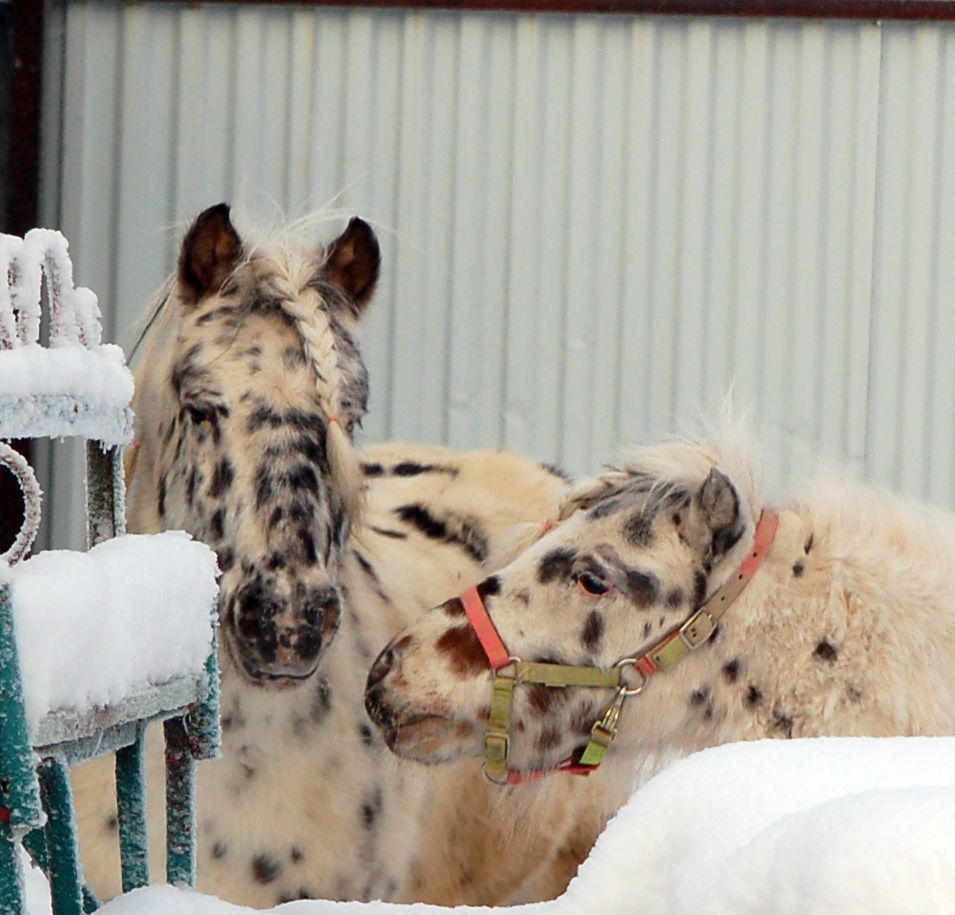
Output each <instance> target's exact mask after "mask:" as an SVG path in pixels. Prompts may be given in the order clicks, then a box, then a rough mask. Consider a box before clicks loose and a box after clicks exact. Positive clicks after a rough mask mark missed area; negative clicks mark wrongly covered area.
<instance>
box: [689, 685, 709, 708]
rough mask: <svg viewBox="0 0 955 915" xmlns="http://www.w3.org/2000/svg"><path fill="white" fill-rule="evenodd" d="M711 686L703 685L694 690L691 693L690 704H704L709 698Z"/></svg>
mask: <svg viewBox="0 0 955 915" xmlns="http://www.w3.org/2000/svg"><path fill="white" fill-rule="evenodd" d="M709 695H710V688H709V687H708V686H701V687H700V688H699V689H695V690H693V692H692V693H690V705H702V704H703V703H704V702H706V700H707V699H708V698H709Z"/></svg>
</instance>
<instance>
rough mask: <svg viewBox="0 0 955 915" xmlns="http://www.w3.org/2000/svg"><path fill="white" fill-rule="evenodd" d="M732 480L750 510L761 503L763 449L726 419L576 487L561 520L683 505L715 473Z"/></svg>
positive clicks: (644, 451) (737, 422)
mask: <svg viewBox="0 0 955 915" xmlns="http://www.w3.org/2000/svg"><path fill="white" fill-rule="evenodd" d="M714 467H715V468H718V469H719V470H721V471H722V472H723V473H725V474H726V476H728V477H729V478H730V480H732V482H733V484H734V486H736V488H737V490H738V491H739V494H740V495H741V496H742V497H743V499H744V500H745V501H746V502H747V503H748V504H749V505H751V506H756V505H760V504H762V501H763V470H762V457H761V448H760V446H759V444H758V442H757V440H756V439H755V438H754V437H753V436H752V435H751V434H750V432H749V429H748V427H747V426H746V424H745V422H744V421H743V420H741V419H736V418H733V417H732V416H731V415H730V416H728V417H727V416H724V417H723V418H722V420H721V422H720V424H719V427H718V429H717V430H716V431H715V432H714V433H713V434H712V435H709V436H705V437H704V436H701V437H699V438H690V437H684V438H670V439H667V440H664V441H662V442H658V443H654V444H650V445H646V446H644V447H642V448H639V449H637V450H636V451H634V452H633V453H632V454H631V456H630V457H629V458H628V459H627V460H626V461H625V462H624V463H623V464H622V465H621V466H620V467H611V468H608V470H607V471H606V472H605V473H602V474H600V475H599V476H597V477H595V478H593V479H592V480H588V481H586V482H584V483H581V484H579V485H578V486H576V487H575V488H574V489H573V490H571V492H570V493H569V494H568V496H567V498H566V500H565V501H564V504H563V506H562V508H561V518H568V517H570V515H572V514H573V513H575V512H576V511H578V510H580V509H584V508H586V509H597V511H596V514H598V515H599V514H600V510H599V508H600V507H601V506H603V507H604V509H605V511H606V510H607V508H608V507H609V506H611V505H612V504H613V501H614V500H618V501H620V503H621V507H627V508H638V507H640V505H641V503H642V504H644V505H646V506H648V507H649V506H650V505H653V506H656V507H671V506H674V505H677V504H679V503H680V502H682V501H685V500H686V498H687V496H688V495H689V494H691V493H692V492H694V491H695V490H696V489H697V488H699V486H700V485H702V483H703V481H704V480H705V479H706V477H707V475H708V474H709V473H710V471H711V470H712V469H713V468H714Z"/></svg>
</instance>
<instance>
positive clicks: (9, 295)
mask: <svg viewBox="0 0 955 915" xmlns="http://www.w3.org/2000/svg"><path fill="white" fill-rule="evenodd" d="M44 278H45V280H46V283H45V285H44V282H43V280H44ZM44 298H45V299H46V301H47V302H48V303H49V315H48V317H49V326H50V340H49V343H50V345H49V347H44V346H41V345H40V325H41V302H42V301H43V299H44ZM102 336H103V328H102V323H101V320H100V309H99V304H98V302H97V299H96V295H95V294H94V293H93V292H92V291H90V290H89V289H84V288H82V287H81V288H76V287H74V285H73V265H72V263H71V262H70V257H69V246H68V244H67V241H66V239H65V238H64V237H63V236H62V235H61V234H60V233H59V232H56V231H54V230H51V229H32V230H31V231H29V232H28V233H27V234H26V235H25V236H24V237H23V238H22V239H20V238H17V237H16V236H13V235H0V435H2V436H3V437H4V438H34V437H38V436H63V435H82V436H85V437H87V438H95V439H98V440H99V441H102V442H104V443H106V444H109V445H118V444H124V443H126V442H128V441H130V440H131V439H132V413H131V411H130V409H129V404H130V401H131V400H132V396H133V376H132V374H131V373H130V371H129V369H128V368H127V367H126V364H125V358H124V356H123V352H122V350H121V349H120V348H119V347H117V346H113V345H103V344H102Z"/></svg>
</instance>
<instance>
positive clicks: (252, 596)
mask: <svg viewBox="0 0 955 915" xmlns="http://www.w3.org/2000/svg"><path fill="white" fill-rule="evenodd" d="M378 260H379V257H378V246H377V242H376V240H375V237H374V234H373V233H372V232H371V229H370V228H369V227H368V226H367V225H366V224H365V223H363V222H361V221H360V220H352V222H351V223H350V224H349V226H348V228H347V229H346V231H345V233H344V234H343V235H342V236H341V237H340V238H338V239H337V240H336V241H334V242H333V243H332V244H331V245H328V246H318V247H306V246H303V245H301V244H299V243H297V242H296V240H295V238H294V237H293V236H292V235H285V236H283V237H281V238H276V239H266V240H265V241H264V242H262V243H258V244H253V243H244V242H243V241H242V240H241V239H240V237H239V235H238V233H237V232H236V230H235V228H234V227H233V226H232V223H231V221H230V218H229V210H228V207H226V206H225V205H224V204H223V205H220V206H217V207H213V208H211V209H209V210H207V211H206V212H205V213H203V214H202V215H201V216H200V217H199V218H198V219H197V221H196V222H195V224H194V225H193V226H192V228H191V229H190V230H189V232H188V234H187V235H186V237H185V240H184V242H183V247H182V253H181V256H180V262H179V270H178V273H177V275H176V277H175V278H174V280H172V281H171V282H170V283H169V284H168V285H167V288H166V290H165V295H164V297H163V300H162V301H161V303H160V310H159V311H158V312H157V315H158V318H157V320H156V322H155V324H156V327H155V329H154V330H153V331H152V332H151V340H150V346H149V349H148V352H147V355H146V359H145V362H144V364H143V366H142V368H141V370H140V372H139V379H138V383H137V403H136V405H135V408H136V412H137V417H138V424H139V428H138V437H139V440H140V446H139V451H138V453H137V459H136V464H135V467H134V475H133V480H132V483H131V488H130V500H131V505H132V507H133V508H134V510H135V511H136V514H137V516H138V517H140V518H143V517H151V518H152V523H153V526H154V527H155V528H156V529H163V528H182V529H185V530H187V531H189V532H190V533H191V534H193V535H194V536H196V537H197V538H199V539H201V540H204V541H206V542H207V543H209V544H210V545H211V546H212V547H213V548H214V549H215V550H216V552H217V554H218V557H219V565H220V568H221V570H222V572H223V577H222V580H221V583H220V584H221V596H220V614H221V620H222V631H223V643H224V645H225V649H226V651H227V654H228V656H229V657H230V658H231V659H232V660H233V661H234V662H235V665H236V667H237V668H238V669H239V670H240V671H241V672H242V673H243V674H244V675H246V676H247V677H249V678H251V679H252V680H254V681H255V682H258V683H260V684H263V685H265V684H271V685H281V684H284V685H289V684H291V683H293V682H294V681H295V680H298V679H303V678H306V677H308V676H309V675H310V674H311V673H312V672H313V671H314V670H315V668H316V665H317V663H318V660H319V657H320V655H321V652H322V650H323V648H324V647H325V646H327V644H328V643H329V641H330V639H331V638H332V637H333V636H334V634H335V632H336V630H337V628H338V626H339V621H340V618H341V595H340V593H339V589H338V579H337V566H338V561H339V556H340V553H341V549H342V544H343V543H344V541H345V539H346V537H347V535H348V530H349V525H350V522H351V516H352V514H353V512H354V510H355V507H356V505H357V504H358V494H359V486H360V484H359V482H358V475H359V470H358V467H357V459H356V458H355V456H354V453H353V451H352V446H351V440H350V439H351V434H352V432H353V430H354V428H355V427H356V426H357V425H358V424H359V423H360V422H361V419H362V416H363V415H364V413H365V408H366V400H367V374H366V371H365V366H364V364H363V362H362V359H361V355H360V352H359V349H358V344H357V331H358V324H359V320H360V315H361V311H362V309H363V308H364V305H365V304H366V302H367V300H368V298H369V297H370V295H371V292H372V290H373V287H374V284H375V280H376V278H377V274H378Z"/></svg>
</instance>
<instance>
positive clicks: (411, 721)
mask: <svg viewBox="0 0 955 915" xmlns="http://www.w3.org/2000/svg"><path fill="white" fill-rule="evenodd" d="M751 532H752V522H751V520H748V512H746V511H745V509H744V507H743V506H742V505H741V500H740V497H739V494H738V493H737V490H736V488H735V487H734V486H733V484H732V483H731V482H730V480H729V479H728V478H727V477H726V476H725V475H723V474H722V473H721V472H719V471H716V470H713V471H712V472H711V473H710V474H709V476H708V477H707V478H706V479H705V481H703V482H702V483H701V484H699V485H697V486H682V485H680V486H669V487H667V488H662V487H654V486H653V485H651V481H648V480H646V479H640V478H637V479H634V480H632V481H630V482H625V483H623V484H621V485H619V486H617V487H615V488H613V489H611V490H609V491H602V492H601V493H600V495H599V497H598V498H596V499H588V500H586V501H585V502H583V503H582V504H581V505H580V506H579V510H577V511H576V512H575V513H574V514H573V515H572V516H571V517H570V518H569V519H568V520H567V521H565V522H564V523H563V524H561V525H560V526H559V527H558V528H557V529H556V530H555V531H553V532H552V533H551V534H549V535H548V536H546V537H545V538H544V539H542V540H541V541H540V542H539V543H538V544H537V545H536V546H534V547H533V548H532V549H530V550H528V551H527V552H526V553H524V554H523V555H522V556H520V557H519V558H518V559H517V560H516V561H515V562H513V563H512V564H511V565H510V566H508V567H507V568H505V569H504V570H503V571H501V572H500V573H499V574H497V575H494V576H492V577H491V578H488V579H486V580H485V581H484V582H483V583H482V584H481V585H480V588H479V592H480V594H481V596H482V598H483V601H484V604H485V606H486V607H487V609H488V612H489V614H490V616H491V618H492V620H493V621H494V624H495V626H496V628H497V630H498V632H499V633H500V635H501V638H502V639H503V641H504V644H505V645H506V646H507V649H508V651H509V652H510V653H511V654H512V655H515V656H518V657H520V658H521V659H523V660H525V661H544V662H552V663H559V664H568V665H580V666H588V667H602V668H610V667H613V666H614V665H615V664H616V663H617V662H618V661H620V660H621V659H624V658H627V657H634V656H636V654H635V653H637V652H640V649H641V646H644V648H646V647H648V646H649V644H651V643H652V642H653V641H654V640H655V639H657V638H659V637H660V636H662V635H663V634H664V633H666V632H667V631H669V630H670V629H671V628H672V627H673V626H674V625H676V624H677V623H679V622H681V621H682V620H683V619H685V618H686V617H687V616H688V615H689V614H690V613H691V612H692V611H693V610H694V609H695V608H696V607H698V606H699V605H700V604H701V603H702V602H703V600H704V599H705V596H706V594H707V593H708V591H709V590H710V588H711V584H710V583H711V579H712V578H713V577H714V576H716V575H717V574H718V573H719V571H720V570H721V569H722V568H723V567H724V566H725V565H726V564H727V563H729V562H735V561H736V554H737V553H738V551H739V549H740V548H741V549H744V550H745V549H746V546H745V545H744V543H743V541H747V542H748V536H749V535H750V534H751ZM636 679H639V678H636ZM491 683H492V674H491V671H490V669H489V666H488V661H487V658H486V656H485V653H484V650H483V648H482V646H481V644H480V642H479V641H478V639H477V636H476V635H475V633H474V630H473V628H472V627H471V625H470V623H469V621H468V619H467V616H466V615H465V611H464V607H463V606H462V604H461V602H460V600H458V599H454V600H451V601H448V602H447V603H445V604H443V605H442V606H440V607H438V608H436V609H434V610H432V611H430V612H429V613H428V614H427V615H426V616H425V617H423V618H422V619H421V620H420V621H419V622H417V623H415V624H413V625H412V626H411V627H410V628H409V629H407V630H406V631H405V632H404V633H402V634H400V635H399V636H398V637H397V638H396V639H395V640H394V641H393V642H392V643H391V644H390V645H389V646H388V647H387V648H386V649H385V651H384V652H382V654H381V655H380V656H379V658H378V660H377V661H376V662H375V665H374V667H373V668H372V670H371V672H370V674H369V678H368V683H367V689H366V693H365V702H366V708H367V709H368V712H369V714H370V716H371V717H372V719H373V721H374V722H375V723H376V724H377V725H378V727H379V728H380V729H381V730H382V732H383V733H384V735H385V738H386V740H387V742H388V744H389V746H390V747H391V748H392V749H393V750H394V751H395V752H396V753H398V754H399V755H402V756H406V757H409V758H412V759H417V760H420V761H423V762H440V761H445V760H451V759H454V758H457V757H460V756H469V755H470V756H480V755H481V754H482V753H483V737H484V726H485V723H486V722H487V720H488V717H489V714H490V699H491ZM514 697H515V698H514V705H513V717H512V725H511V748H510V761H511V765H512V766H513V767H515V768H518V769H525V770H527V769H546V768H552V767H554V766H556V765H557V763H558V762H559V761H561V760H562V759H564V758H566V757H567V756H570V755H572V754H573V753H574V752H575V751H577V750H579V749H582V748H583V747H584V746H585V745H586V743H587V740H588V737H589V735H590V731H591V728H592V726H593V724H594V722H595V721H596V720H597V719H599V718H600V717H601V715H602V713H603V711H604V710H605V709H606V707H607V706H608V705H609V704H610V701H611V700H612V698H613V694H612V693H611V692H608V691H607V690H602V689H596V688H551V687H546V686H541V685H533V684H519V685H518V686H517V687H516V688H515V691H514ZM644 711H646V710H644Z"/></svg>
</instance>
